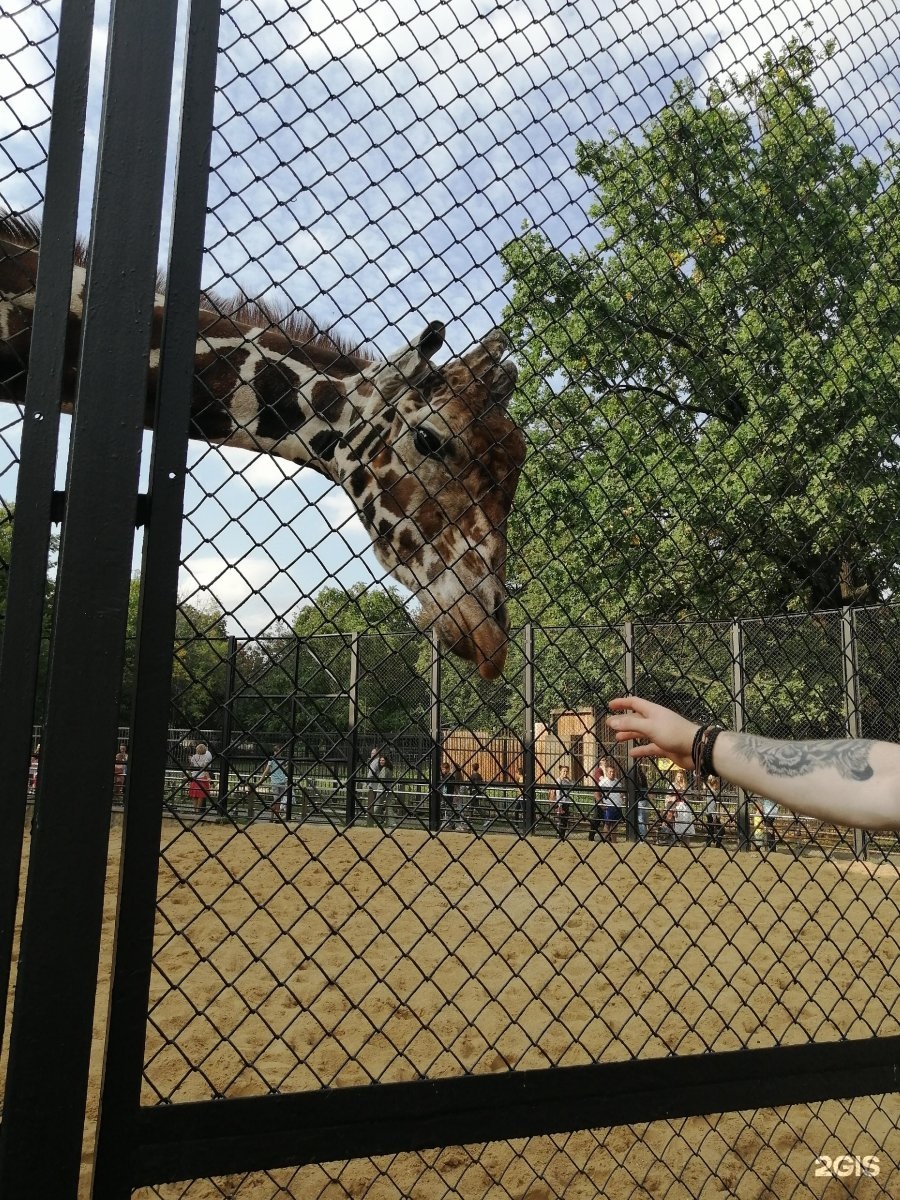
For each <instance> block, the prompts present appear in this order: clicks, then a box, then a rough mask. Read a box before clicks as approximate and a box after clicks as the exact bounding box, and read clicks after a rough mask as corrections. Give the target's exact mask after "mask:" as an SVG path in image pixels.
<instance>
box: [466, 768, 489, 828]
mask: <svg viewBox="0 0 900 1200" xmlns="http://www.w3.org/2000/svg"><path fill="white" fill-rule="evenodd" d="M486 804H487V792H486V791H485V786H484V776H483V775H482V774H481V771H480V770H479V768H478V763H476V764H475V766H474V767H473V768H472V772H471V774H470V775H469V803H468V804H467V805H466V809H467V812H468V817H469V821H470V822H471V821H474V820H476V819H477V817H478V812H479V810H480V809H483V808H484V806H485V805H486Z"/></svg>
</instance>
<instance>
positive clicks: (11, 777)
mask: <svg viewBox="0 0 900 1200" xmlns="http://www.w3.org/2000/svg"><path fill="white" fill-rule="evenodd" d="M93 24H94V3H93V0H63V5H62V9H61V11H60V19H59V42H58V47H59V48H58V51H57V57H56V79H55V83H54V88H53V108H52V113H51V117H50V139H49V144H48V150H47V183H46V200H45V203H44V216H43V226H42V231H41V258H40V265H39V268H38V277H37V301H36V304H35V310H34V322H33V325H32V332H31V354H30V359H29V364H28V383H27V387H26V391H25V415H24V424H23V428H22V445H21V451H20V470H19V479H18V483H17V486H16V513H17V515H18V519H17V520H16V521H15V522H14V524H13V538H12V555H11V562H10V570H9V578H8V581H7V596H6V620H5V623H4V639H3V648H2V652H0V712H2V713H3V737H2V739H0V796H2V797H3V803H2V804H0V1042H2V1040H3V1029H4V1024H5V1018H6V998H7V994H8V989H9V973H10V964H11V959H12V943H13V930H14V928H15V916H16V905H17V903H18V892H19V857H20V851H21V847H22V836H23V833H24V830H25V806H26V803H27V796H28V762H29V758H30V754H31V739H32V727H33V724H34V705H35V696H36V692H37V677H38V672H39V669H40V658H41V634H42V618H43V613H44V601H45V593H46V587H47V555H48V551H49V547H50V523H51V517H50V507H51V504H52V500H53V485H54V474H55V471H56V456H57V448H58V442H59V405H60V400H61V396H62V383H63V362H64V359H65V351H66V330H67V328H68V321H69V297H70V294H71V287H72V260H73V256H74V249H75V233H76V222H77V219H78V193H79V188H80V185H81V157H82V147H83V146H84V123H85V111H86V107H87V91H88V72H89V68H90V60H91V36H92V33H93Z"/></svg>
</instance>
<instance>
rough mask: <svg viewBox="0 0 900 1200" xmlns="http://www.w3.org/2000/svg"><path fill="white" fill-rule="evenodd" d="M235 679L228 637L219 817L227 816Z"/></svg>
mask: <svg viewBox="0 0 900 1200" xmlns="http://www.w3.org/2000/svg"><path fill="white" fill-rule="evenodd" d="M236 681H237V638H236V637H230V638H229V639H228V641H227V643H226V650H225V701H224V703H223V705H222V749H221V751H220V753H219V784H218V799H217V801H216V808H217V809H218V812H219V816H220V817H223V818H224V817H227V816H228V776H229V769H228V768H229V764H230V762H231V751H232V745H231V742H232V738H233V737H234V732H233V731H234V693H235V692H236V691H237V688H236V686H235V684H236Z"/></svg>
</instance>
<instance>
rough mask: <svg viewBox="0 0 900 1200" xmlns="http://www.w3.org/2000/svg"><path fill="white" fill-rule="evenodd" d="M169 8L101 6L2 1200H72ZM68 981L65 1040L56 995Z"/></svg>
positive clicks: (1, 1138) (1, 1135)
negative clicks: (93, 142)
mask: <svg viewBox="0 0 900 1200" xmlns="http://www.w3.org/2000/svg"><path fill="white" fill-rule="evenodd" d="M176 12H177V3H176V2H175V0H165V2H163V0H160V2H159V3H157V4H154V5H152V6H151V5H147V4H146V3H144V0H114V4H113V8H112V12H111V15H110V33H109V51H108V57H107V69H106V86H105V90H104V101H103V116H102V121H101V126H102V134H101V144H100V155H99V160H98V165H97V187H96V192H95V198H94V222H93V234H92V248H91V255H90V262H89V267H88V283H87V292H86V296H85V308H84V324H83V334H82V352H81V365H80V371H79V378H78V386H77V390H76V410H75V419H74V422H73V427H72V443H71V451H70V455H69V471H68V481H67V498H66V515H65V521H64V523H63V533H62V546H61V551H60V560H59V571H58V583H57V591H56V610H55V621H54V635H53V645H52V649H51V660H50V670H49V680H48V692H47V695H48V699H47V711H46V722H45V731H44V737H43V740H42V743H41V770H40V775H39V779H38V795H37V803H36V809H35V822H34V829H33V833H32V840H31V858H30V863H29V870H28V884H27V893H26V897H25V906H24V914H23V925H22V938H21V949H20V960H19V970H18V976H17V980H16V997H15V1007H14V1010H13V1022H12V1028H11V1032H10V1042H9V1045H10V1049H9V1067H8V1075H7V1081H6V1096H5V1104H4V1112H3V1125H2V1131H0V1195H2V1196H3V1198H4V1200H33V1197H35V1196H46V1197H51V1196H52V1197H53V1200H69V1198H72V1200H74V1197H75V1196H76V1194H77V1190H78V1177H79V1172H80V1169H81V1150H82V1140H83V1129H84V1116H85V1107H86V1100H87V1086H88V1071H89V1065H90V1056H91V1042H92V1033H93V1029H92V1025H93V1012H94V996H95V989H96V980H97V965H98V957H99V949H100V935H101V928H102V921H103V894H104V883H105V876H106V859H107V840H108V834H109V815H110V807H111V803H112V784H113V772H112V763H113V761H114V758H115V752H116V744H117V738H118V724H119V720H118V718H119V714H118V700H119V688H120V683H121V677H122V664H123V650H124V639H125V632H126V623H127V616H128V600H129V591H130V581H131V560H132V551H133V544H134V524H135V515H136V504H137V491H138V477H139V466H140V452H141V439H142V432H143V425H144V413H145V405H146V391H147V357H148V347H149V338H150V325H151V316H152V312H153V298H154V291H155V282H156V265H157V252H158V244H159V225H160V211H161V207H162V189H163V180H164V173H165V150H166V133H167V128H168V117H169V105H170V92H171V75H172V57H173V49H174V43H175V19H176ZM50 979H57V980H59V979H62V980H65V987H66V1002H65V1033H64V1034H62V1035H60V1036H52V1034H51V1032H50V1031H52V1030H54V1029H58V1028H59V1020H60V1010H59V1000H60V997H59V992H58V989H57V988H55V987H52V986H50V985H49V983H48V981H49V980H50Z"/></svg>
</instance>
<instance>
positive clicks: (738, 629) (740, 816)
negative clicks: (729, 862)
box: [731, 621, 753, 850]
mask: <svg viewBox="0 0 900 1200" xmlns="http://www.w3.org/2000/svg"><path fill="white" fill-rule="evenodd" d="M746 687H747V675H746V672H745V670H744V627H743V625H742V624H741V622H740V621H732V622H731V703H732V712H733V714H734V715H733V724H734V728H735V732H736V733H743V732H744V731H745V729H746V728H747V706H746V703H745V692H746ZM737 834H738V849H739V850H752V848H753V839H752V837H751V836H750V801H749V799H748V798H747V793H746V792H745V791H744V789H743V788H738V806H737Z"/></svg>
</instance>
